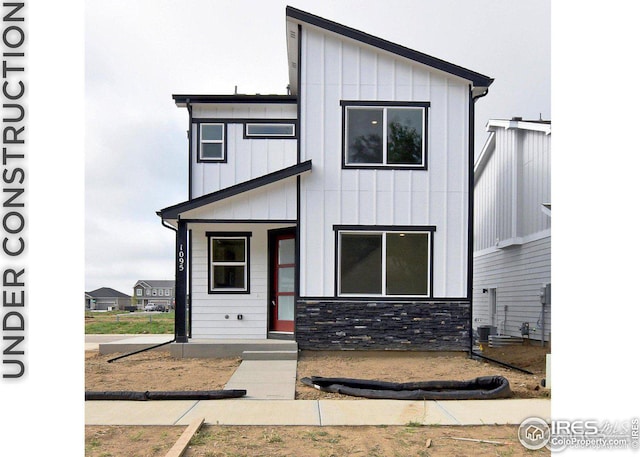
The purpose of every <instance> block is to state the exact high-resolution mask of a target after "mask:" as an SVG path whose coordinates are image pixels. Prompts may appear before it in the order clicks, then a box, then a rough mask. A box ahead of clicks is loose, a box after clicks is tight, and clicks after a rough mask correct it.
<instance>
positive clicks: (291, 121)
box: [242, 119, 298, 140]
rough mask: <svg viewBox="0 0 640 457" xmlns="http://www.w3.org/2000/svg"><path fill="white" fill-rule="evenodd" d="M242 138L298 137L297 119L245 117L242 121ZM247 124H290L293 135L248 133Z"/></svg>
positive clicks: (278, 138)
mask: <svg viewBox="0 0 640 457" xmlns="http://www.w3.org/2000/svg"><path fill="white" fill-rule="evenodd" d="M242 124H243V125H242V138H243V139H245V140H293V139H296V138H298V121H297V120H295V119H246V120H244V121H243V122H242ZM248 124H280V125H292V126H293V135H256V134H253V135H249V134H248V133H247V125H248Z"/></svg>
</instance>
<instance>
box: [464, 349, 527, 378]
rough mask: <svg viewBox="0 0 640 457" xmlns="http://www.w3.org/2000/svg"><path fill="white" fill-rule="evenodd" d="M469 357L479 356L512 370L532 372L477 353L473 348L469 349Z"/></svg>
mask: <svg viewBox="0 0 640 457" xmlns="http://www.w3.org/2000/svg"><path fill="white" fill-rule="evenodd" d="M469 357H470V358H473V357H480V358H481V359H484V360H487V361H489V362H493V363H497V364H498V365H502V366H503V367H507V368H511V369H514V370H518V371H521V372H523V373H526V374H533V373H532V372H530V371H529V370H525V369H524V368H520V367H517V366H515V365H511V364H509V363H506V362H501V361H499V360H496V359H492V358H491V357H487V356H486V355H482V354H478V353H477V352H473V350H471V351H469Z"/></svg>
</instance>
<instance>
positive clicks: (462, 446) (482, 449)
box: [85, 345, 549, 457]
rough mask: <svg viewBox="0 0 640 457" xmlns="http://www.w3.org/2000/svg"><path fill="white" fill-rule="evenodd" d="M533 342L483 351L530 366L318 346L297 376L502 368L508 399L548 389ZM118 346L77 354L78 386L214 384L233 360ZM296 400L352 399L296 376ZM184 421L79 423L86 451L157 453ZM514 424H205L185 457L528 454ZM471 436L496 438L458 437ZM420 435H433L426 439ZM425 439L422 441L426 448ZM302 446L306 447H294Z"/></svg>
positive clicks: (141, 456) (464, 375)
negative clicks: (127, 351)
mask: <svg viewBox="0 0 640 457" xmlns="http://www.w3.org/2000/svg"><path fill="white" fill-rule="evenodd" d="M547 352H548V349H545V348H540V347H537V346H528V345H527V346H521V347H509V348H501V349H497V348H493V349H491V348H487V349H485V351H484V352H483V355H485V356H487V357H490V358H493V359H497V360H500V361H503V362H506V363H509V364H511V365H515V366H517V367H520V368H524V369H526V370H529V371H531V372H533V373H534V374H533V375H529V374H525V373H521V372H519V371H517V370H513V369H509V368H504V367H501V366H499V365H496V364H494V363H488V362H485V361H478V360H472V359H469V358H467V357H466V355H465V354H462V355H459V354H458V355H456V354H442V353H436V354H424V353H386V352H385V353H359V352H358V353H354V352H339V353H319V352H318V353H317V352H303V353H302V354H301V355H300V358H299V361H298V379H300V378H302V377H305V376H326V377H350V378H363V379H378V380H384V381H392V382H409V381H429V380H436V379H451V380H466V379H472V378H475V377H477V376H486V375H502V376H504V377H506V378H507V379H508V380H509V382H510V384H511V390H512V391H513V392H514V397H515V398H535V397H541V398H545V397H549V392H548V391H547V390H546V389H544V388H541V387H540V381H541V380H542V379H543V378H544V369H545V354H546V353H547ZM116 355H117V354H112V355H108V356H102V355H99V354H98V353H97V352H95V351H90V352H86V353H85V376H86V377H85V388H86V390H93V391H96V390H139V391H145V390H217V389H222V388H223V387H224V385H225V384H226V382H227V381H228V380H229V378H230V377H231V375H232V374H233V372H234V370H235V369H236V368H237V366H238V365H239V364H240V360H239V359H173V358H172V357H171V356H170V355H169V353H168V352H158V351H152V352H144V353H140V354H136V355H133V356H130V357H127V358H124V359H120V360H117V361H115V362H113V363H107V360H109V359H111V358H113V357H115V356H116ZM296 398H298V399H320V398H333V399H340V400H358V399H357V398H355V397H348V396H344V395H340V394H331V393H325V392H320V391H317V390H315V389H312V388H309V387H307V386H304V385H302V384H301V383H300V382H298V385H297V389H296ZM183 430H184V428H183V427H106V426H88V427H86V428H85V455H86V456H87V457H119V456H128V457H129V456H131V457H133V456H138V457H156V456H157V457H161V456H164V455H165V454H166V453H167V451H168V449H169V448H171V446H172V445H173V443H175V441H176V440H177V438H178V437H179V436H180V434H181V433H182V431H183ZM516 433H517V427H515V426H513V427H512V426H482V427H412V426H410V424H408V426H406V427H227V426H224V427H223V426H210V427H204V428H203V429H202V430H201V431H200V432H199V434H198V435H197V436H196V437H195V438H194V440H193V441H192V443H191V446H190V448H189V450H188V452H187V453H186V454H185V455H186V456H187V457H195V456H202V457H223V456H229V457H231V456H236V457H237V456H246V457H253V456H264V457H270V456H274V457H275V456H300V455H305V456H310V457H331V456H334V457H338V456H363V457H368V456H373V457H376V456H385V457H386V456H390V457H395V456H403V457H404V456H445V457H450V456H466V455H477V456H485V455H486V456H489V455H490V456H502V455H504V456H525V455H526V456H530V455H549V452H548V451H537V452H532V451H527V450H526V449H525V448H524V447H523V446H522V445H521V444H520V443H519V442H518V440H517V437H516ZM454 438H470V439H476V440H478V439H480V440H485V441H487V440H488V441H496V442H498V443H500V444H495V443H481V442H478V441H466V440H456V439H454ZM427 440H431V441H430V442H428V441H427ZM427 443H429V444H430V445H429V447H427ZM301 449H304V452H302V451H301Z"/></svg>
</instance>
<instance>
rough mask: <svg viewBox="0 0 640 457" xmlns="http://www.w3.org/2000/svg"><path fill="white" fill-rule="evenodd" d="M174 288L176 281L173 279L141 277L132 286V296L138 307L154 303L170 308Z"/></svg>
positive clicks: (173, 296) (172, 302)
mask: <svg viewBox="0 0 640 457" xmlns="http://www.w3.org/2000/svg"><path fill="white" fill-rule="evenodd" d="M175 289H176V282H175V281H173V280H162V279H161V280H157V279H141V280H139V281H138V282H136V284H135V286H133V297H134V300H135V304H136V306H137V307H138V308H144V306H145V305H148V304H149V303H155V304H157V305H164V306H166V307H167V309H172V308H173V305H174V301H175Z"/></svg>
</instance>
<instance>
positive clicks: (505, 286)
mask: <svg viewBox="0 0 640 457" xmlns="http://www.w3.org/2000/svg"><path fill="white" fill-rule="evenodd" d="M489 129H490V131H491V132H492V134H491V135H492V137H490V138H489V139H488V140H487V144H486V145H485V149H484V150H483V152H482V155H481V157H480V158H479V160H478V163H477V164H476V173H475V177H476V184H475V221H474V229H475V230H474V235H475V236H474V285H473V289H474V295H473V303H474V308H473V314H474V315H473V325H474V326H477V325H491V324H492V322H491V320H492V316H491V312H490V309H489V299H490V294H489V293H487V292H483V290H487V291H488V290H489V289H495V290H496V316H495V318H494V319H495V321H494V322H493V323H495V324H497V328H498V331H499V332H500V333H502V334H506V335H512V336H520V335H521V332H520V326H521V325H522V324H523V323H524V322H527V323H529V326H530V338H532V339H537V340H540V339H541V338H542V304H541V301H540V293H541V288H542V287H543V286H544V285H545V284H550V283H551V217H550V215H549V212H548V211H545V210H543V207H542V205H543V204H550V203H551V185H550V176H551V135H550V132H551V127H550V125H542V124H540V123H527V122H521V121H520V122H512V121H490V122H489ZM551 306H552V305H551ZM551 306H546V307H545V318H544V321H545V322H544V327H545V341H548V340H549V338H550V335H551ZM534 329H535V330H534Z"/></svg>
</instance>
